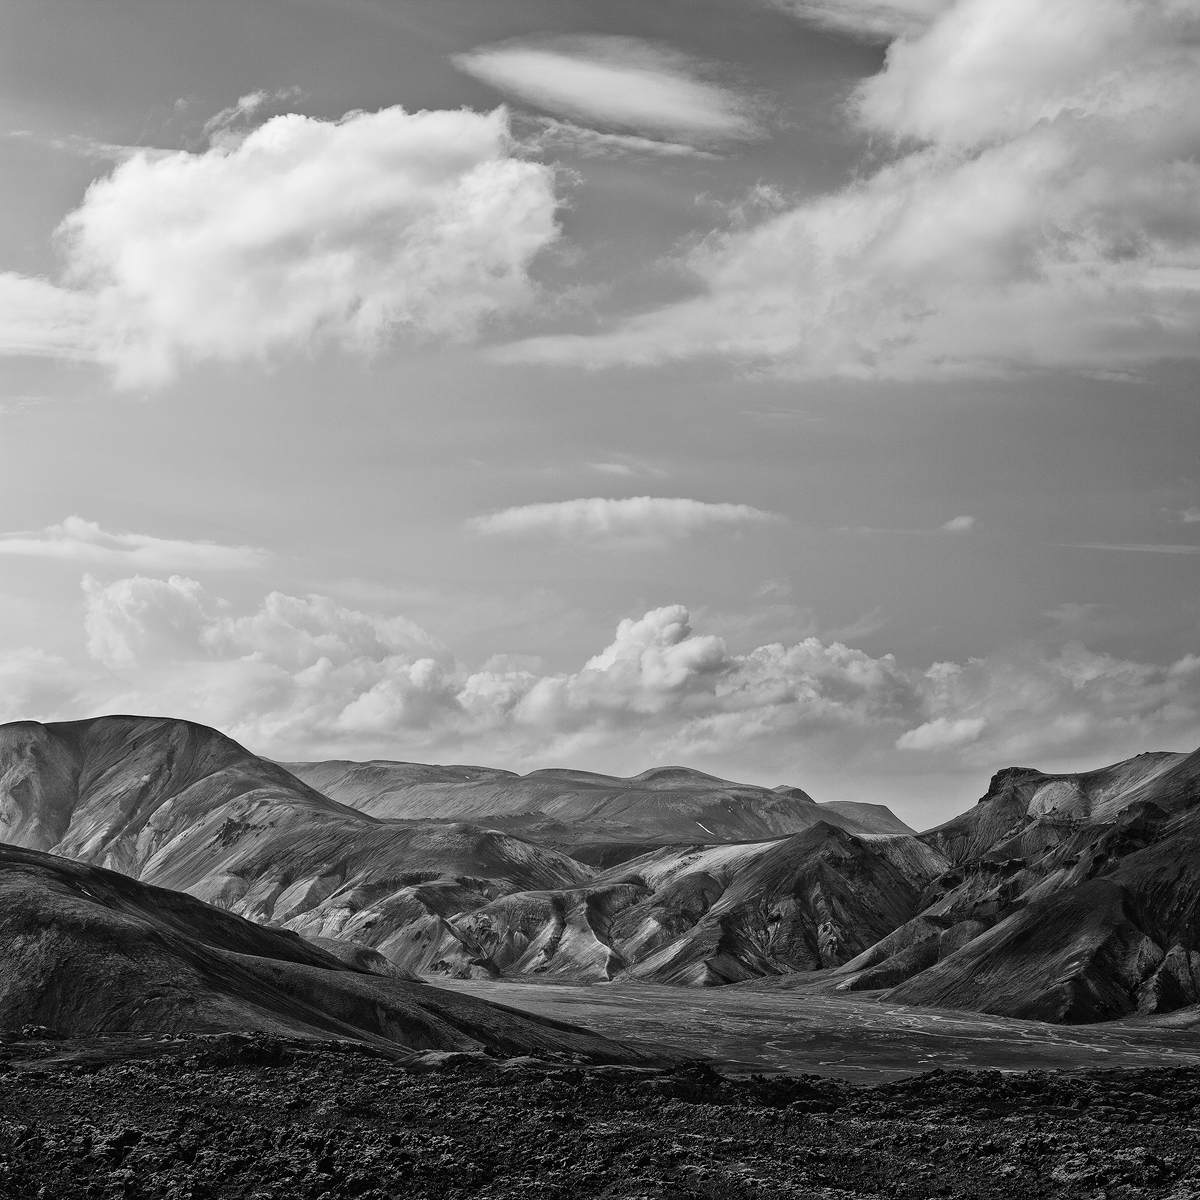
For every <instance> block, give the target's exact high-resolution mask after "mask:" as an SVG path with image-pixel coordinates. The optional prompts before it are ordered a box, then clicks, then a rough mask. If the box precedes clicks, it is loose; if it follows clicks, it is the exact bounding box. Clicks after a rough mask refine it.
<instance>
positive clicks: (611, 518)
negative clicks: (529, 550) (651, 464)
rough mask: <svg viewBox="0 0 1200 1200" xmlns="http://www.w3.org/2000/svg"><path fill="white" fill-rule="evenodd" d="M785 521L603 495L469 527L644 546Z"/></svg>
mask: <svg viewBox="0 0 1200 1200" xmlns="http://www.w3.org/2000/svg"><path fill="white" fill-rule="evenodd" d="M607 465H608V466H611V464H607ZM599 469H601V470H603V469H605V468H604V467H600V468H599ZM780 519H781V518H779V517H778V516H776V515H775V514H774V513H769V512H764V511H763V510H762V509H759V508H751V507H750V505H748V504H708V503H706V502H704V501H702V500H685V499H682V498H674V499H667V498H663V497H658V496H634V497H631V498H629V499H627V500H605V499H602V498H600V497H598V496H597V497H593V498H592V499H589V500H560V501H557V502H554V503H550V504H524V505H521V506H519V507H516V508H505V509H502V510H501V511H499V512H494V513H489V514H487V515H486V516H480V517H472V518H471V519H470V520H469V521H468V522H467V528H468V529H470V530H471V531H472V532H474V533H478V534H484V535H495V534H506V535H510V536H528V535H540V536H551V537H559V538H571V539H578V538H584V539H588V540H591V541H602V542H614V543H623V544H626V545H641V544H646V543H651V544H659V543H662V542H668V541H674V540H678V539H680V538H685V537H689V536H691V535H692V534H694V533H699V532H700V531H702V530H706V529H713V528H718V527H730V526H737V525H746V524H761V523H763V522H766V521H778V520H780Z"/></svg>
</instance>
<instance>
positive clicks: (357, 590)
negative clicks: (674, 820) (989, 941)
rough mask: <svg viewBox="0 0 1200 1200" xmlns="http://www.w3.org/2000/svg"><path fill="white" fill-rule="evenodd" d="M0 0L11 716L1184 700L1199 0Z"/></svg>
mask: <svg viewBox="0 0 1200 1200" xmlns="http://www.w3.org/2000/svg"><path fill="white" fill-rule="evenodd" d="M0 11H2V12H3V15H4V24H5V28H6V30H7V36H6V37H5V38H4V39H3V43H2V44H0V60H2V70H0V106H2V110H3V120H2V121H0V206H2V208H0V211H2V212H3V216H4V220H3V221H0V514H2V515H0V720H19V719H37V720H64V719H73V718H78V717H84V716H91V715H98V714H102V713H115V712H137V713H147V714H163V715H171V716H178V717H186V718H189V719H192V720H198V721H202V722H205V723H207V724H211V725H214V726H216V727H218V728H220V729H221V730H223V731H224V732H226V733H228V734H230V735H231V736H233V737H235V738H237V739H238V740H239V741H241V742H242V743H243V744H244V745H246V746H247V747H248V748H249V749H251V750H253V751H255V752H257V753H260V754H264V755H267V756H270V757H275V758H280V759H318V758H331V757H337V758H359V759H362V758H374V757H378V758H393V759H404V760H410V761H424V762H474V763H486V764H488V765H493V766H502V767H507V768H511V769H513V770H517V771H522V772H525V771H530V770H535V769H538V768H543V767H552V766H572V767H578V768H585V769H591V770H598V771H604V772H610V773H615V774H634V773H637V772H639V771H642V770H645V769H648V768H650V767H653V766H659V765H665V764H676V763H677V764H683V765H687V766H691V767H695V768H697V769H700V770H705V771H709V772H712V773H714V774H717V775H721V776H723V777H725V778H730V779H736V780H738V781H743V782H753V783H763V784H768V785H772V786H774V785H776V784H789V785H793V786H799V787H802V788H804V789H805V790H807V791H808V792H809V793H810V794H811V795H812V796H813V797H814V798H815V799H817V800H861V801H871V802H878V803H886V804H889V805H891V806H892V808H893V809H894V810H895V811H896V812H897V813H898V814H899V815H901V816H902V817H904V818H905V819H906V820H907V821H909V823H910V824H912V825H914V826H917V827H928V826H931V825H933V824H935V823H937V822H939V821H941V820H945V819H947V818H948V817H950V816H951V815H953V814H955V813H957V812H960V811H963V810H964V809H966V808H967V807H969V806H970V805H971V804H972V803H974V801H975V800H976V799H977V798H978V797H979V796H980V795H981V794H982V793H983V791H984V789H985V788H986V786H987V781H988V778H989V777H990V776H991V774H992V773H993V772H994V771H996V770H998V769H1000V768H1003V767H1006V766H1013V765H1024V766H1035V767H1039V768H1041V769H1043V770H1080V769H1088V768H1091V767H1098V766H1101V765H1104V764H1106V763H1109V762H1113V761H1117V760H1119V759H1121V758H1125V757H1128V756H1130V755H1133V754H1137V753H1140V752H1143V751H1148V750H1177V751H1190V750H1192V749H1195V748H1196V746H1197V745H1198V744H1200V588H1198V586H1197V584H1198V582H1200V465H1198V463H1200V454H1198V451H1200V411H1198V404H1197V401H1198V396H1197V390H1198V386H1197V385H1198V379H1200V371H1198V365H1197V359H1198V357H1200V159H1198V155H1200V61H1198V59H1200V0H776V2H772V0H657V2H656V3H655V4H652V5H650V4H645V3H644V2H643V0H605V2H604V3H599V2H598V0H592V2H591V3H583V2H582V0H489V2H488V3H487V4H483V3H480V2H479V0H437V2H436V3H433V2H430V0H250V2H246V0H237V2H234V0H199V2H197V0H153V2H151V0H103V2H97V3H86V4H85V3H80V2H79V0H36V2H33V0H0Z"/></svg>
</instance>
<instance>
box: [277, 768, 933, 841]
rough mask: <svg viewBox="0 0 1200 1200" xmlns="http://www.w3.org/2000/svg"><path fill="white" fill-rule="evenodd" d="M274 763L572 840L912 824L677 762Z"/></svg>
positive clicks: (395, 808) (343, 787)
mask: <svg viewBox="0 0 1200 1200" xmlns="http://www.w3.org/2000/svg"><path fill="white" fill-rule="evenodd" d="M282 765H284V766H285V767H286V768H287V769H288V770H289V771H290V772H291V773H292V774H293V775H295V776H296V778H298V779H302V780H303V781H304V782H305V783H307V784H309V785H310V786H312V787H314V788H316V789H317V790H319V791H320V792H323V793H324V794H325V795H326V796H330V797H332V798H333V799H334V800H337V801H339V802H340V803H342V804H345V805H348V806H350V807H351V808H355V809H358V810H359V811H360V812H365V813H368V814H369V815H370V816H373V817H379V818H383V819H387V820H408V821H429V820H439V821H470V822H473V823H474V824H480V825H486V826H488V827H489V828H494V829H503V830H506V831H507V832H510V833H517V834H520V835H521V836H523V837H531V838H534V839H535V840H541V841H547V840H552V841H554V842H555V843H558V844H561V845H564V846H567V847H575V846H578V845H583V844H589V843H596V842H603V841H609V842H625V841H635V842H640V843H646V842H655V841H657V842H693V841H701V840H703V841H709V842H732V841H761V840H763V839H765V838H773V837H784V836H787V835H789V834H793V833H801V832H803V831H804V830H805V829H809V828H811V827H812V826H813V825H816V824H818V823H819V822H825V823H826V824H828V825H836V826H839V827H841V828H843V829H846V830H849V831H851V832H853V833H912V832H913V831H912V830H911V829H910V828H909V827H908V826H907V825H905V824H904V823H903V822H902V821H901V820H900V819H899V818H898V817H897V816H895V814H894V813H892V812H891V811H890V810H889V809H887V808H885V807H884V806H883V805H879V804H856V803H834V804H817V803H816V802H815V801H814V800H813V799H812V798H811V797H810V796H808V795H807V794H806V793H805V792H802V791H801V790H800V789H799V788H793V787H776V788H765V787H755V786H753V785H751V784H741V783H730V782H729V781H728V780H725V779H717V778H716V777H715V776H713V775H706V774H704V773H703V772H702V771H692V770H688V769H687V768H685V767H656V768H654V769H653V770H650V771H644V772H643V773H642V774H641V775H635V776H633V777H632V778H630V779H622V778H618V777H615V776H611V775H597V774H594V773H592V772H590V771H568V770H546V771H533V772H531V773H530V774H529V775H515V774H513V773H512V772H511V771H500V770H496V769H494V768H490V767H467V766H446V767H438V766H427V765H424V764H421V763H402V762H382V761H376V762H365V763H356V762H345V761H334V762H314V763H308V762H296V763H284V764H282Z"/></svg>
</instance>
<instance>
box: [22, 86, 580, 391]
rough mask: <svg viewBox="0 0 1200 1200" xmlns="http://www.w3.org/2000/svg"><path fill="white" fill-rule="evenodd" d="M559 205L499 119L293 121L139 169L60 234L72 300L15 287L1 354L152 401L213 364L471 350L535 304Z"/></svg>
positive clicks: (42, 285) (99, 187) (100, 187)
mask: <svg viewBox="0 0 1200 1200" xmlns="http://www.w3.org/2000/svg"><path fill="white" fill-rule="evenodd" d="M254 100H255V97H254V96H251V97H246V98H244V101H245V103H243V102H239V105H241V109H242V110H243V111H241V113H240V115H243V116H244V115H247V114H248V113H250V112H252V111H253V109H254V108H255V107H256V104H252V103H250V102H251V101H254ZM556 205H557V201H556V198H555V194H554V177H553V172H552V171H551V169H550V168H548V167H545V166H543V165H540V164H538V163H534V162H529V161H526V160H523V159H520V158H518V157H516V156H515V152H514V146H513V142H512V138H511V135H510V133H509V129H508V121H507V116H506V114H505V113H504V111H503V110H497V111H495V112H493V113H490V114H480V113H474V112H470V111H467V110H461V111H455V112H448V111H436V112H419V113H408V112H406V111H405V110H404V109H402V108H398V107H396V108H386V109H382V110H380V111H378V112H371V113H368V112H352V113H348V114H347V115H346V116H345V117H343V118H342V119H341V120H340V121H321V120H316V119H314V118H310V117H305V116H301V115H299V114H296V113H290V114H286V115H279V116H275V117H272V118H271V119H270V120H268V121H266V122H265V123H263V124H261V125H260V126H259V127H258V128H256V129H254V130H252V131H250V132H248V133H245V134H244V135H238V136H232V135H230V134H229V133H228V131H226V132H225V133H222V134H221V135H219V136H216V137H215V139H214V141H213V142H212V144H211V145H210V146H209V148H208V149H207V150H205V151H203V152H200V153H189V152H184V151H179V152H172V153H168V152H163V151H139V152H137V153H135V154H133V155H131V156H130V157H129V158H127V159H126V160H125V161H124V162H122V163H120V164H119V165H117V166H116V167H115V168H114V169H113V171H112V172H111V173H110V174H109V175H107V176H105V177H104V178H102V179H100V180H98V181H97V182H95V183H94V184H92V186H91V187H90V188H89V189H88V191H87V194H86V196H85V197H84V200H83V203H82V204H81V205H80V206H79V208H77V209H76V210H75V211H74V212H72V213H71V214H70V215H69V216H68V217H67V218H66V219H65V220H64V221H63V223H62V225H61V227H60V229H59V238H60V242H61V245H62V248H63V252H64V254H65V256H66V261H67V271H66V276H65V280H64V283H63V284H61V285H59V284H54V283H50V282H48V281H46V280H36V279H26V278H24V277H21V276H16V275H12V274H7V275H2V276H0V351H3V352H6V353H10V354H42V355H50V356H56V357H74V358H80V359H92V360H95V361H99V362H103V363H106V364H108V365H109V366H110V367H112V368H113V369H114V370H115V372H116V374H117V378H118V380H119V381H121V382H123V383H125V384H130V385H133V384H139V385H140V384H155V383H161V382H162V381H164V380H166V379H169V378H170V377H171V376H172V375H173V374H174V373H175V372H176V371H177V370H178V369H179V367H180V366H181V365H182V364H185V363H188V362H191V361H198V360H202V359H217V360H224V361H231V362H232V361H239V360H246V359H261V358H264V357H266V356H269V355H271V354H273V353H275V352H278V351H286V350H296V349H301V348H310V347H314V346H318V345H321V344H332V345H337V346H340V347H343V348H346V349H349V350H352V351H359V352H361V351H370V350H373V349H376V348H377V347H379V346H380V345H381V344H383V343H384V342H385V341H386V340H387V339H388V338H390V337H392V336H393V335H396V334H397V333H401V332H406V333H410V334H414V335H417V336H433V337H448V338H466V337H470V336H472V335H474V334H475V333H476V332H477V330H478V329H479V327H480V326H481V324H482V323H484V322H486V321H487V320H488V319H489V318H491V317H494V316H495V315H497V314H502V313H506V312H509V311H511V310H513V309H516V308H519V307H521V306H522V305H524V304H526V303H527V302H528V301H529V300H530V298H531V296H532V294H533V287H532V284H531V282H530V278H529V275H528V268H529V265H530V262H531V260H532V259H533V258H534V256H535V255H536V254H537V253H538V251H539V250H541V249H542V248H543V247H545V246H546V245H548V244H549V243H550V242H552V241H553V240H554V239H555V237H556V236H557V233H558V228H557V224H556V220H555V210H556Z"/></svg>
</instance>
